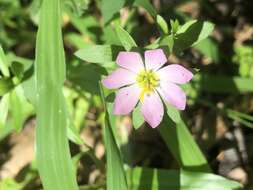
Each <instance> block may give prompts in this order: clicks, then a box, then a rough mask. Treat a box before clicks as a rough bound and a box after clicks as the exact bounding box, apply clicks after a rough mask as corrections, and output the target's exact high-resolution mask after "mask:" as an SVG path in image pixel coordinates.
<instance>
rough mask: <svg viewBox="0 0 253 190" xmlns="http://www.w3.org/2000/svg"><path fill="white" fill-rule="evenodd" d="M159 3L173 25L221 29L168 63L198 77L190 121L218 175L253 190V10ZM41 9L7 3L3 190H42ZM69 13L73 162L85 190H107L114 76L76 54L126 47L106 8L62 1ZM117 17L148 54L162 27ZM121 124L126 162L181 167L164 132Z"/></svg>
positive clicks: (2, 27) (228, 1) (172, 0)
mask: <svg viewBox="0 0 253 190" xmlns="http://www.w3.org/2000/svg"><path fill="white" fill-rule="evenodd" d="M152 4H153V5H154V7H155V8H156V10H157V11H158V12H159V14H160V15H162V16H163V17H164V18H165V20H166V21H167V22H168V23H169V20H170V19H173V20H175V19H177V20H178V21H179V23H181V24H183V23H184V22H186V21H187V20H189V19H198V20H208V21H211V22H212V23H214V24H215V30H214V32H213V33H212V35H211V37H209V38H207V39H205V40H203V41H202V42H201V43H199V44H198V45H196V46H194V47H192V48H190V49H188V50H185V51H184V52H183V53H182V54H179V55H174V54H173V55H170V57H169V60H170V62H171V63H179V64H183V65H185V66H187V67H191V68H195V70H196V71H198V74H197V75H196V76H195V79H194V80H193V82H192V83H191V85H190V86H186V87H185V88H186V91H187V95H188V107H187V109H186V111H184V113H183V114H184V118H185V121H187V124H188V126H189V127H190V130H191V132H192V134H193V136H194V137H195V139H196V141H197V142H198V144H199V145H200V147H201V149H202V151H203V152H204V154H205V156H206V157H207V159H208V161H209V163H210V165H211V167H212V169H213V171H214V172H215V173H217V174H219V175H222V176H225V177H228V178H231V179H235V180H237V181H240V182H241V183H243V184H244V185H245V187H246V189H248V190H251V189H253V163H252V161H253V149H252V146H253V116H252V113H253V96H252V92H253V41H252V40H253V14H252V12H253V1H251V0H153V1H152ZM40 5H41V0H34V1H32V0H15V1H13V0H12V1H11V0H0V44H1V46H2V48H1V49H0V56H1V59H0V67H2V66H1V61H2V62H3V61H6V62H7V63H8V64H9V68H10V72H8V71H5V72H4V69H1V70H2V72H1V78H0V96H1V99H0V180H1V181H0V189H1V190H19V189H20V190H21V189H25V190H36V189H41V182H40V180H39V177H38V173H37V169H36V168H37V166H36V162H35V161H34V127H35V115H34V106H33V105H34V99H35V96H36V94H35V91H34V89H33V80H34V78H33V69H34V68H33V61H34V57H35V42H36V32H37V24H38V14H39V9H40ZM63 5H64V6H63V8H64V14H63V34H64V46H65V51H66V64H67V80H66V82H65V86H64V94H65V96H66V100H67V105H68V111H69V115H70V117H71V118H72V119H73V120H72V121H73V122H72V123H71V124H70V127H69V128H70V129H69V131H70V132H69V133H68V134H69V138H70V139H71V153H72V155H73V156H74V162H75V165H76V168H77V173H78V183H79V184H81V185H83V186H82V188H83V189H99V188H100V187H104V185H105V148H104V141H103V138H102V136H103V134H102V128H101V126H102V120H101V117H102V116H103V114H104V113H103V106H102V103H101V100H100V98H99V96H98V94H99V89H98V81H99V80H100V79H101V77H102V75H104V74H106V71H105V69H104V68H103V67H101V66H99V65H96V64H89V63H83V62H82V61H81V60H79V59H78V58H76V57H75V56H74V52H75V51H76V50H78V49H80V48H83V47H85V46H87V45H88V44H104V43H106V44H120V41H119V39H117V36H116V35H115V33H114V31H113V30H112V27H111V26H110V25H106V26H104V25H103V21H102V16H101V8H100V7H101V1H99V0H63ZM118 16H119V19H118V20H116V21H117V22H121V23H122V25H123V26H124V28H125V29H126V30H127V31H128V32H129V33H130V34H131V35H132V36H133V38H134V39H135V41H136V42H137V44H138V45H140V46H142V47H143V46H146V45H148V44H150V43H151V42H153V41H154V40H155V39H156V38H157V37H158V36H159V30H158V29H157V27H156V26H155V21H154V20H153V19H152V17H151V16H150V15H149V14H148V13H147V12H146V11H145V10H144V9H142V8H140V7H134V8H129V7H128V6H126V7H124V8H123V9H121V11H120V14H119V15H118ZM47 43H48V44H50V42H47ZM94 51H96V50H94ZM4 54H6V57H5V56H3V55H4ZM112 67H113V66H112ZM117 122H118V133H117V140H118V144H120V145H121V149H122V152H123V153H124V159H125V160H124V161H125V162H126V163H128V164H129V165H130V166H139V165H142V166H149V167H156V168H167V169H171V168H178V165H177V164H176V162H175V161H174V159H173V157H172V155H170V154H169V153H167V148H166V146H165V144H164V142H163V141H162V139H161V137H160V136H159V134H158V133H157V131H155V130H152V129H151V128H149V127H145V125H143V126H142V127H141V128H140V129H138V130H136V131H135V130H134V129H133V127H132V122H131V117H128V116H126V117H120V118H118V121H117ZM79 134H80V135H79ZM182 140H183V139H182ZM165 152H166V153H165ZM94 184H96V185H94Z"/></svg>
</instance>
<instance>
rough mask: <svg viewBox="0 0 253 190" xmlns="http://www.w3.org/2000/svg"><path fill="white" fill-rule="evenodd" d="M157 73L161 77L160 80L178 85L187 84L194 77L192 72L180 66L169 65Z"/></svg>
mask: <svg viewBox="0 0 253 190" xmlns="http://www.w3.org/2000/svg"><path fill="white" fill-rule="evenodd" d="M157 73H158V74H159V76H160V80H165V81H170V82H174V83H178V84H184V83H187V82H189V81H190V80H191V79H192V77H193V74H192V72H190V71H189V70H187V69H186V68H184V67H183V66H181V65H178V64H172V65H168V66H166V67H164V68H162V69H160V70H159V71H157Z"/></svg>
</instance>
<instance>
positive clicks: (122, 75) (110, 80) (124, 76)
mask: <svg viewBox="0 0 253 190" xmlns="http://www.w3.org/2000/svg"><path fill="white" fill-rule="evenodd" d="M135 82H136V74H135V73H133V72H131V71H129V70H126V69H122V68H118V69H116V70H115V71H113V72H112V73H111V74H110V75H109V76H107V77H106V78H105V79H104V80H102V84H103V85H104V86H105V87H106V88H109V89H115V88H120V87H122V86H125V85H129V84H133V83H135Z"/></svg>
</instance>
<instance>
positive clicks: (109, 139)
mask: <svg viewBox="0 0 253 190" xmlns="http://www.w3.org/2000/svg"><path fill="white" fill-rule="evenodd" d="M100 90H101V97H102V100H103V103H104V107H105V126H104V138H105V147H106V160H107V175H106V179H107V180H106V182H107V189H108V190H128V187H127V181H126V176H125V172H124V168H123V162H122V159H121V155H120V151H119V148H118V146H117V143H116V140H115V136H114V133H113V129H112V126H111V122H110V119H109V117H110V116H109V112H108V108H107V105H106V103H105V97H104V93H103V89H102V87H101V85H100Z"/></svg>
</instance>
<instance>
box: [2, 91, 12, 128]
mask: <svg viewBox="0 0 253 190" xmlns="http://www.w3.org/2000/svg"><path fill="white" fill-rule="evenodd" d="M9 105H10V101H9V94H6V95H4V96H3V97H2V98H1V102H0V113H1V114H0V128H3V127H4V125H5V122H6V120H7V116H8V111H9Z"/></svg>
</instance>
